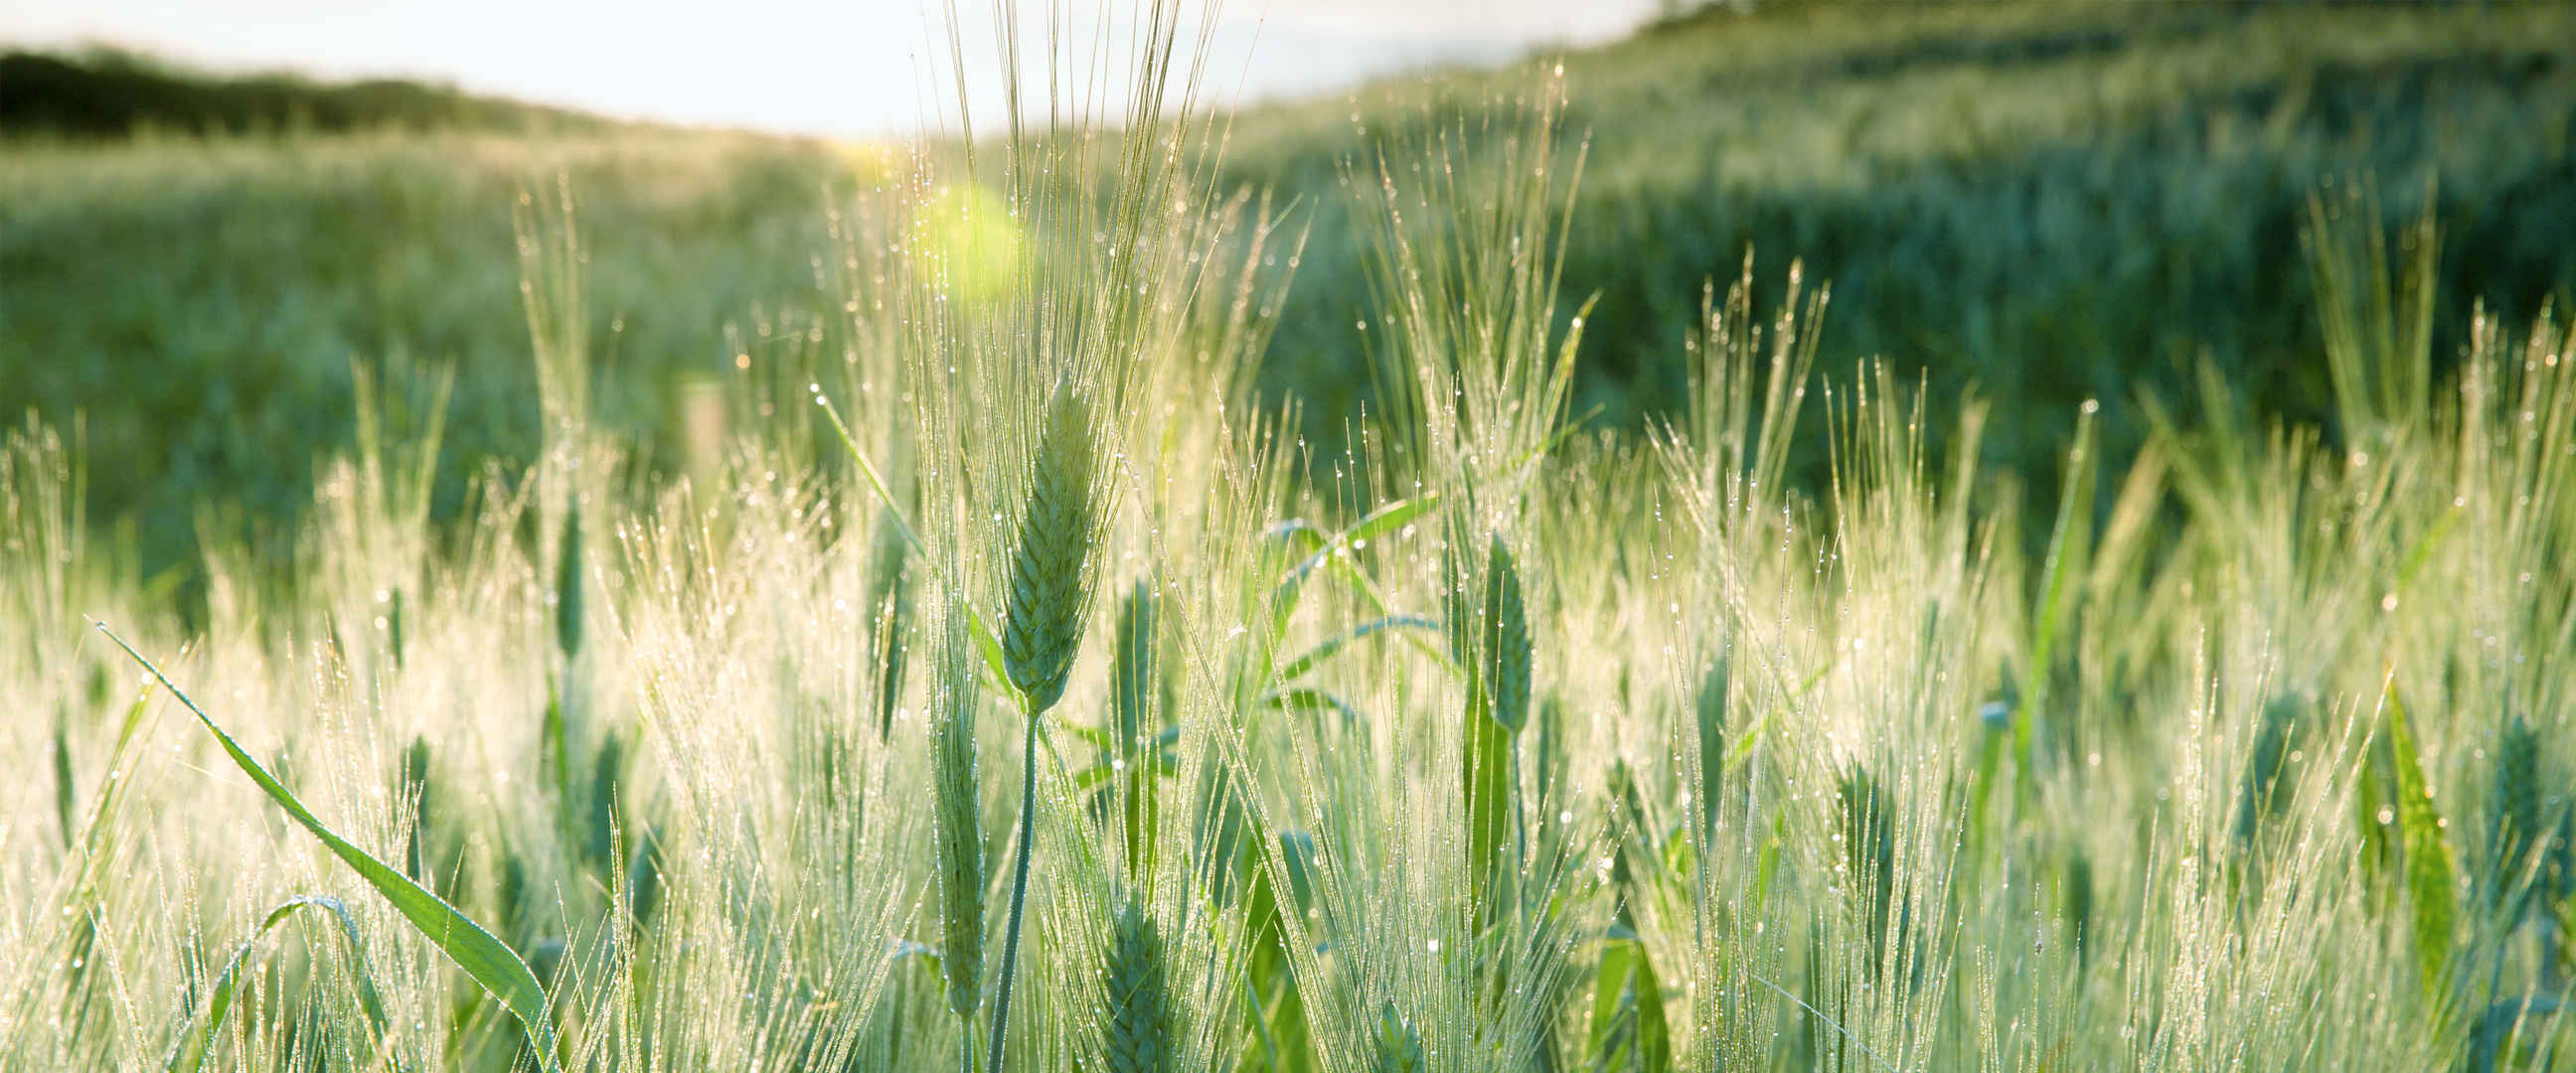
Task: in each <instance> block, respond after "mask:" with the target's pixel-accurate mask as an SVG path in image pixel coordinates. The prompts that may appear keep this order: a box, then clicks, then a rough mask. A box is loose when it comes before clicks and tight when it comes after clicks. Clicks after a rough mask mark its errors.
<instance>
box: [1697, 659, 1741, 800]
mask: <svg viewBox="0 0 2576 1073" xmlns="http://www.w3.org/2000/svg"><path fill="white" fill-rule="evenodd" d="M1732 684H1733V672H1732V670H1731V669H1730V668H1729V667H1728V665H1727V662H1726V657H1725V656H1724V655H1720V656H1718V657H1717V658H1716V659H1715V660H1713V661H1711V662H1710V663H1709V665H1708V673H1707V674H1705V675H1703V676H1701V677H1700V681H1699V695H1698V696H1697V697H1694V698H1693V701H1694V703H1693V704H1692V705H1691V707H1692V709H1693V714H1694V715H1695V716H1696V721H1697V722H1698V724H1699V786H1698V788H1697V789H1696V790H1694V791H1693V793H1692V801H1691V804H1692V806H1693V807H1695V808H1696V809H1697V810H1698V812H1699V836H1700V843H1701V845H1702V846H1703V847H1705V846H1706V845H1707V844H1708V843H1709V841H1710V840H1712V839H1714V838H1715V837H1716V835H1717V806H1718V800H1719V797H1720V796H1721V794H1722V793H1723V792H1724V790H1725V789H1726V703H1727V690H1728V688H1729V687H1730V686H1731V685H1732Z"/></svg>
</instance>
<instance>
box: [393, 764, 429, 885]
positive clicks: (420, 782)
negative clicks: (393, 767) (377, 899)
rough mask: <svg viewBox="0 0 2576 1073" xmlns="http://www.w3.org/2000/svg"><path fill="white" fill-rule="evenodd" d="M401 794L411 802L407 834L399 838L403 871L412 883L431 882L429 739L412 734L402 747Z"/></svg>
mask: <svg viewBox="0 0 2576 1073" xmlns="http://www.w3.org/2000/svg"><path fill="white" fill-rule="evenodd" d="M400 788H401V791H402V795H403V796H404V797H405V798H407V799H409V800H410V801H411V805H412V814H411V833H410V835H409V836H407V837H406V838H405V839H404V840H403V874H405V875H408V876H410V877H411V878H412V882H414V883H419V884H422V885H424V886H425V885H428V884H429V883H430V882H431V877H430V863H429V846H428V841H429V826H430V804H431V801H430V794H429V739H428V738H425V737H421V736H419V735H414V736H413V737H412V739H411V745H410V747H408V748H406V749H404V750H403V759H402V782H401V784H400Z"/></svg>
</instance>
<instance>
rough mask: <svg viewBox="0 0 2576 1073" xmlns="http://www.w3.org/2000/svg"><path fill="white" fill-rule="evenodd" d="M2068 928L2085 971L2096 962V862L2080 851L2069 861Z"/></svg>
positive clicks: (2067, 874) (2077, 966)
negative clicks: (2094, 881)
mask: <svg viewBox="0 0 2576 1073" xmlns="http://www.w3.org/2000/svg"><path fill="white" fill-rule="evenodd" d="M2066 929H2067V931H2068V933H2069V935H2070V938H2071V939H2072V941H2073V942H2074V943H2075V967H2076V968H2078V969H2082V968H2084V967H2085V966H2086V965H2088V964H2090V963H2091V962H2092V960H2093V860H2092V858H2090V857H2087V856H2085V855H2084V851H2083V850H2080V849H2079V850H2076V851H2075V855H2074V856H2073V857H2072V858H2071V859H2069V860H2068V861H2067V862H2066Z"/></svg>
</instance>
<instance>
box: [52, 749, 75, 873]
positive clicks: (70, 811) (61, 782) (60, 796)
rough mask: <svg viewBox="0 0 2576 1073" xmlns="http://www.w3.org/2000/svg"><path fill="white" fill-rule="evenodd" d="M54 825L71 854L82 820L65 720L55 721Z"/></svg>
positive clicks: (65, 847)
mask: <svg viewBox="0 0 2576 1073" xmlns="http://www.w3.org/2000/svg"><path fill="white" fill-rule="evenodd" d="M53 753H54V823H55V825H56V827H57V829H58V830H59V831H60V833H61V835H62V840H63V851H64V852H66V853H69V852H71V848H72V843H73V842H74V841H75V840H76V839H77V838H78V837H79V830H80V818H79V812H80V809H79V806H78V804H77V802H78V800H79V797H80V791H79V788H78V787H77V786H75V785H74V784H73V779H74V776H73V775H72V744H71V741H70V739H69V736H68V733H67V732H66V731H65V729H64V720H62V719H59V718H57V719H56V720H54V746H53Z"/></svg>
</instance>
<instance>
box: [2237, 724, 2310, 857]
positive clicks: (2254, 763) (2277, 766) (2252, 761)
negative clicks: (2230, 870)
mask: <svg viewBox="0 0 2576 1073" xmlns="http://www.w3.org/2000/svg"><path fill="white" fill-rule="evenodd" d="M2301 707H2302V705H2301V702H2300V700H2299V699H2298V698H2297V697H2294V696H2291V695H2288V694H2283V695H2281V696H2278V697H2274V698H2272V700H2271V702H2270V703H2267V704H2265V705H2263V722H2262V723H2261V724H2260V725H2259V726H2257V727H2256V728H2255V731H2254V751H2253V755H2252V756H2250V757H2248V758H2247V759H2246V763H2245V779H2244V782H2243V785H2242V787H2241V790H2240V792H2239V793H2238V795H2237V801H2236V828H2235V834H2236V842H2237V844H2238V845H2240V846H2245V847H2249V848H2250V847H2252V846H2253V844H2254V839H2255V836H2256V835H2257V834H2259V833H2260V832H2261V829H2262V826H2263V821H2264V820H2266V819H2268V818H2270V817H2272V816H2275V815H2278V814H2279V813H2280V811H2281V810H2282V809H2283V808H2285V807H2287V806H2288V805H2289V796H2290V794H2289V791H2290V783H2291V781H2292V780H2289V779H2285V778H2282V777H2281V776H2282V774H2283V772H2284V769H2285V768H2286V767H2287V766H2288V763H2289V756H2290V739H2291V738H2293V737H2295V736H2296V735H2297V733H2298V729H2299V713H2300V708H2301Z"/></svg>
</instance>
